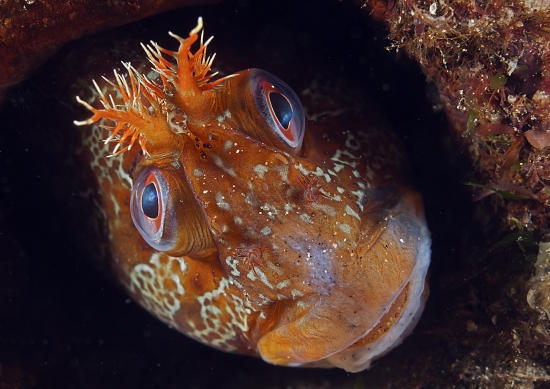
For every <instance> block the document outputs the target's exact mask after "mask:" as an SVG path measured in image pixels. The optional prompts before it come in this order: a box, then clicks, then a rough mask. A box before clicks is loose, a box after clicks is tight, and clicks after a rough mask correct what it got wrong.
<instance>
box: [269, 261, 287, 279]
mask: <svg viewBox="0 0 550 389" xmlns="http://www.w3.org/2000/svg"><path fill="white" fill-rule="evenodd" d="M267 267H268V268H270V269H271V270H272V271H273V272H275V273H276V274H277V275H278V276H282V275H283V273H284V272H283V269H281V268H280V267H277V266H275V265H274V264H273V262H271V261H267Z"/></svg>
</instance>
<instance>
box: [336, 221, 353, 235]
mask: <svg viewBox="0 0 550 389" xmlns="http://www.w3.org/2000/svg"><path fill="white" fill-rule="evenodd" d="M338 228H339V229H340V230H342V231H343V232H345V233H346V234H348V235H351V227H350V226H349V224H345V223H342V224H340V223H339V224H338Z"/></svg>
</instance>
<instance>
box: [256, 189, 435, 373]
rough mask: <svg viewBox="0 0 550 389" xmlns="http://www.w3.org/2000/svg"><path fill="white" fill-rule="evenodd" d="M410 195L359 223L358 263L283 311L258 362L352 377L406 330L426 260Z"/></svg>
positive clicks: (425, 240) (418, 306)
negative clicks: (348, 373)
mask: <svg viewBox="0 0 550 389" xmlns="http://www.w3.org/2000/svg"><path fill="white" fill-rule="evenodd" d="M412 194H413V196H405V197H404V198H402V199H401V201H400V202H399V204H398V205H396V207H395V208H394V209H392V210H391V211H390V212H389V213H386V214H385V215H386V216H385V217H382V218H379V219H378V221H376V222H370V223H364V228H363V226H362V227H361V233H360V236H359V239H358V249H357V258H358V260H356V261H350V263H346V266H341V267H336V268H335V275H334V276H335V280H336V281H335V284H334V285H335V286H334V288H333V289H332V290H330V291H327V293H326V294H322V295H317V296H304V297H303V298H302V299H301V300H299V301H297V302H293V305H290V306H287V309H288V310H287V312H286V313H284V314H283V315H281V317H285V320H283V321H280V322H279V323H278V324H275V325H274V326H273V327H272V330H271V331H269V332H268V333H266V334H265V335H264V336H263V337H261V338H260V340H259V341H258V350H259V352H260V354H261V356H262V358H263V359H264V360H265V361H267V362H270V363H273V364H277V365H287V366H311V367H332V366H338V367H341V368H344V369H345V370H348V371H359V370H363V369H365V368H366V367H368V366H369V365H370V362H371V360H372V359H375V358H377V357H379V356H381V355H383V354H384V353H385V352H387V351H389V350H391V349H392V348H393V347H395V346H396V345H397V344H399V343H400V342H401V341H402V339H403V338H404V337H405V336H406V335H407V334H408V333H409V332H410V331H411V330H412V328H413V327H414V325H415V324H416V322H417V321H418V318H419V316H420V314H421V312H422V310H423V307H424V301H425V300H426V298H427V294H428V288H426V287H425V286H426V274H427V269H428V265H429V258H430V234H429V231H428V229H427V227H426V223H425V220H424V216H423V211H422V208H421V207H420V208H418V196H417V195H416V196H414V195H415V193H412ZM420 206H421V203H420ZM369 220H370V219H369ZM298 306H299V309H298ZM290 317H294V319H293V320H290Z"/></svg>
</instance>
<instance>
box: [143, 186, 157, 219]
mask: <svg viewBox="0 0 550 389" xmlns="http://www.w3.org/2000/svg"><path fill="white" fill-rule="evenodd" d="M141 208H142V209H143V213H144V214H145V216H147V217H148V218H150V219H156V218H157V217H158V215H159V198H158V192H157V187H156V186H155V184H154V183H152V182H151V183H150V184H149V185H147V186H146V187H145V189H143V194H142V195H141Z"/></svg>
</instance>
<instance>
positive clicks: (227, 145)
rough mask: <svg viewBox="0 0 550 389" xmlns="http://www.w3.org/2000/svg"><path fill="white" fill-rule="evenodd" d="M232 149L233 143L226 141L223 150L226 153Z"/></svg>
mask: <svg viewBox="0 0 550 389" xmlns="http://www.w3.org/2000/svg"><path fill="white" fill-rule="evenodd" d="M231 147H233V142H232V141H230V140H229V139H228V140H226V141H225V143H224V144H223V150H224V151H227V150H229V149H230V148H231Z"/></svg>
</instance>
